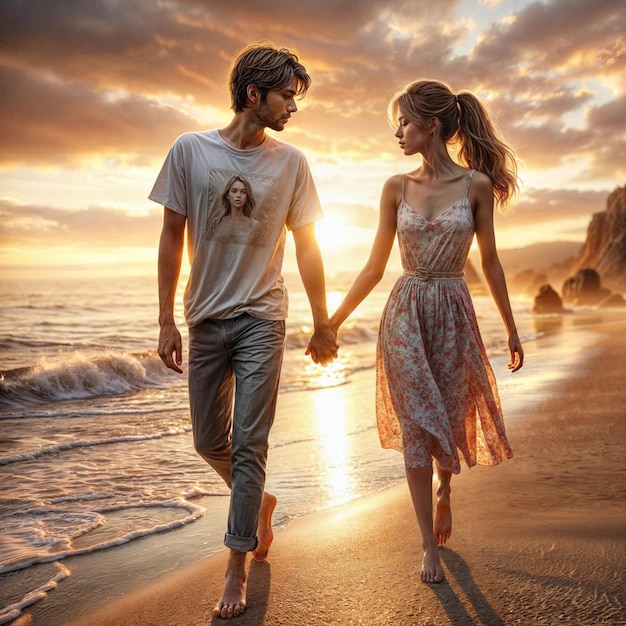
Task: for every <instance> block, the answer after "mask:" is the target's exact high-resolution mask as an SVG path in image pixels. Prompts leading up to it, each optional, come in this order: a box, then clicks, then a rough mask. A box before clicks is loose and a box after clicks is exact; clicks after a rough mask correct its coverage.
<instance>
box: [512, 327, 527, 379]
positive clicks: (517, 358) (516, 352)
mask: <svg viewBox="0 0 626 626" xmlns="http://www.w3.org/2000/svg"><path fill="white" fill-rule="evenodd" d="M509 354H510V355H511V361H510V362H509V364H508V368H509V369H510V370H511V373H513V372H517V370H518V369H520V368H521V367H522V365H524V350H523V349H522V344H521V342H520V340H519V337H518V336H517V334H513V335H509Z"/></svg>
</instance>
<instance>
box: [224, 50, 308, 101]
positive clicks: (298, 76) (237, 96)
mask: <svg viewBox="0 0 626 626" xmlns="http://www.w3.org/2000/svg"><path fill="white" fill-rule="evenodd" d="M294 79H295V80H296V95H297V96H300V97H304V96H305V95H306V92H307V91H308V89H309V87H310V86H311V77H310V76H309V75H308V74H307V71H306V70H305V69H304V66H303V65H302V64H301V63H300V62H299V61H298V57H297V56H296V54H295V53H294V52H292V51H291V50H289V49H288V48H275V47H274V46H272V45H269V44H252V45H250V46H247V47H246V48H244V49H243V50H240V51H239V53H238V54H237V56H236V57H235V59H234V60H233V63H232V65H231V67H230V71H229V72H228V89H229V91H230V100H231V108H232V109H233V111H235V112H238V111H243V110H244V109H245V108H246V105H247V103H248V96H247V91H248V86H249V85H254V86H255V87H257V88H258V89H259V91H260V93H261V97H262V99H263V100H265V98H266V96H267V92H268V91H280V90H281V89H285V87H289V86H290V85H291V83H292V82H293V80H294Z"/></svg>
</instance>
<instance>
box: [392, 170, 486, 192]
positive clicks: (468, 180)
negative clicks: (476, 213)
mask: <svg viewBox="0 0 626 626" xmlns="http://www.w3.org/2000/svg"><path fill="white" fill-rule="evenodd" d="M475 171H476V170H472V171H471V172H470V175H469V178H468V179H467V187H466V188H465V197H466V198H467V194H469V188H470V185H471V184H472V178H474V172H475ZM403 185H404V181H403ZM403 197H404V188H403Z"/></svg>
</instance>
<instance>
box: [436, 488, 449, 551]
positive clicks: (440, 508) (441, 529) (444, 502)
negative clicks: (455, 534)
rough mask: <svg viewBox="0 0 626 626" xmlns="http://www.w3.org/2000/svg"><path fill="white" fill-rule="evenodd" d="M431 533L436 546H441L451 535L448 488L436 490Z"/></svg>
mask: <svg viewBox="0 0 626 626" xmlns="http://www.w3.org/2000/svg"><path fill="white" fill-rule="evenodd" d="M433 533H434V534H435V537H436V538H437V544H438V545H440V546H443V545H444V544H445V543H446V541H448V539H450V535H451V534H452V510H451V509H450V488H449V487H448V488H447V489H443V488H442V487H439V489H438V490H437V508H436V509H435V521H434V523H433Z"/></svg>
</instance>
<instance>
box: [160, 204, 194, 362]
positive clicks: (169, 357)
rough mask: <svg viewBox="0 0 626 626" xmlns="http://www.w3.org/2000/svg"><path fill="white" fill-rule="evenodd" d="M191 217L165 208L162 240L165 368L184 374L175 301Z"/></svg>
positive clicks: (161, 345) (163, 351) (161, 296)
mask: <svg viewBox="0 0 626 626" xmlns="http://www.w3.org/2000/svg"><path fill="white" fill-rule="evenodd" d="M186 223H187V218H186V217H185V216H184V215H180V214H179V213H176V212H175V211H171V210H170V209H168V208H165V210H164V214H163V228H162V230H161V239H160V241H159V326H160V327H161V331H160V333H159V356H160V357H161V360H162V361H163V363H165V365H166V366H167V367H168V368H169V369H171V370H174V371H175V372H178V373H179V374H182V373H183V370H182V368H181V364H182V362H183V342H182V339H181V336H180V332H179V331H178V328H177V327H176V322H175V321H174V300H175V299H176V287H177V285H178V277H179V275H180V267H181V263H182V258H183V248H184V244H185V225H186Z"/></svg>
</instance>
